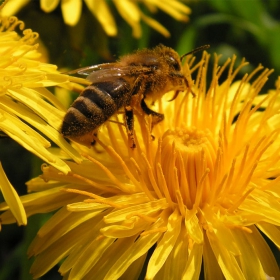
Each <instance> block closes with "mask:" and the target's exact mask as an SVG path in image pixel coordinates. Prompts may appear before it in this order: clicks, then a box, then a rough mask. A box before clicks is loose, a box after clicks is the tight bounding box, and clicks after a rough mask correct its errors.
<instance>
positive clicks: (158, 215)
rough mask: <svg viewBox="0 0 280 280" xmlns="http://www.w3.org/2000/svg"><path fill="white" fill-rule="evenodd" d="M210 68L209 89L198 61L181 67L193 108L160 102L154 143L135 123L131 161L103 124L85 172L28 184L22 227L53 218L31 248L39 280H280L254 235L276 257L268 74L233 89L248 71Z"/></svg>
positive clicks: (277, 104)
mask: <svg viewBox="0 0 280 280" xmlns="http://www.w3.org/2000/svg"><path fill="white" fill-rule="evenodd" d="M218 60H219V57H217V56H216V57H215V65H214V69H213V70H212V73H213V77H212V80H211V82H210V85H209V87H207V85H206V76H207V68H208V61H209V55H208V54H207V53H206V52H205V53H204V55H203V58H202V60H201V61H200V62H198V63H197V64H196V65H194V64H193V60H191V61H190V60H189V61H188V63H187V64H185V70H186V75H190V74H191V73H192V76H193V77H194V75H195V73H196V77H195V81H194V85H193V87H192V90H193V91H194V92H195V93H196V95H197V96H196V98H193V97H192V96H191V95H186V94H180V95H179V96H178V98H177V99H176V100H175V101H173V102H171V103H169V102H167V100H168V98H170V96H169V97H168V96H166V98H165V99H164V100H161V102H160V103H159V104H158V108H157V109H159V110H161V111H162V112H164V113H165V116H166V119H165V120H164V121H163V122H162V123H160V124H158V125H157V126H155V127H154V129H153V131H152V134H153V137H151V130H150V127H151V119H150V118H149V117H147V116H145V115H142V114H141V111H139V112H136V114H137V121H136V124H135V125H136V128H135V130H136V131H135V135H136V144H137V148H136V149H134V150H131V149H130V148H129V146H128V145H127V142H128V139H127V135H126V133H125V129H124V128H123V126H122V125H121V124H120V123H119V122H115V123H110V122H108V123H107V124H106V125H104V126H103V127H102V128H101V131H100V133H99V135H100V139H98V140H97V141H98V143H99V145H98V146H97V147H96V149H91V150H90V149H87V148H85V147H81V146H79V145H76V148H77V150H79V151H80V153H82V154H83V155H84V158H85V159H86V160H84V161H83V162H82V163H81V164H76V163H74V162H72V161H65V163H66V164H67V165H68V167H69V169H71V172H70V173H68V174H63V173H61V172H60V171H59V170H57V169H56V168H55V167H53V166H48V165H45V166H43V168H42V170H43V175H42V176H40V177H38V178H34V179H33V180H31V181H30V182H28V190H29V191H30V192H32V193H31V194H28V195H26V196H22V197H21V200H22V203H23V205H24V207H25V210H26V213H27V215H32V214H35V213H42V212H49V211H53V210H56V209H59V210H58V211H57V212H56V213H55V214H54V215H53V217H52V218H50V219H49V221H48V222H47V223H46V224H45V225H44V226H43V227H42V228H41V229H40V231H39V232H38V235H37V237H36V238H35V240H34V241H33V243H32V245H31V246H30V248H29V256H35V257H36V258H35V261H34V263H33V266H32V268H31V272H32V274H33V275H34V277H35V278H38V277H40V276H42V275H43V274H45V273H46V272H47V271H48V270H50V269H51V268H52V267H53V266H55V265H56V264H58V263H61V266H60V269H59V272H60V273H61V275H63V276H64V277H65V279H92V278H96V279H110V280H111V279H138V277H139V275H140V272H141V271H142V269H143V267H144V266H145V263H146V264H147V268H146V278H145V279H168V280H169V279H199V275H200V273H201V270H202V269H203V270H204V277H205V279H209V278H215V279H218V280H219V279H248V280H251V279H266V277H268V275H269V276H271V277H274V278H275V279H280V273H279V268H278V265H277V262H276V260H275V257H274V255H273V253H272V252H271V250H270V248H269V246H268V244H267V243H266V241H265V239H264V238H263V236H262V235H261V232H262V233H263V234H264V235H266V236H267V237H268V238H269V239H270V240H271V241H272V242H273V243H274V244H275V245H276V246H277V247H278V248H279V247H280V231H279V225H280V207H279V198H280V160H279V153H280V135H279V132H280V121H279V116H278V115H279V110H280V98H279V93H280V92H279V91H280V80H279V81H278V82H277V88H276V90H273V91H270V92H269V93H267V94H262V95H258V94H259V93H260V91H261V88H262V86H263V84H264V83H265V82H266V80H267V78H268V76H269V75H270V73H271V71H269V70H267V69H264V70H263V69H262V67H261V66H259V67H258V68H257V69H256V70H255V71H253V72H252V73H251V74H248V75H245V76H244V77H243V79H242V80H241V81H237V82H234V79H235V77H236V75H237V73H238V72H239V70H240V69H241V68H242V67H243V66H244V65H246V63H245V62H244V61H242V62H241V64H240V65H239V66H238V67H237V68H236V70H234V64H235V57H233V58H232V60H230V59H229V60H227V62H226V63H225V64H224V65H222V66H218ZM189 67H190V68H191V70H189ZM226 69H228V73H227V77H226V79H225V80H224V81H221V76H224V75H225V72H226ZM195 71H196V72H195ZM259 71H261V73H260V74H259V75H258V76H257V75H256V74H257V72H259ZM256 76H257V77H256ZM254 77H256V78H254ZM171 96H172V95H171ZM116 118H117V119H116V120H118V117H117V116H116ZM0 210H2V211H3V210H7V207H6V205H5V204H1V205H0ZM1 220H2V222H3V224H6V223H12V222H14V221H15V219H14V217H13V216H12V214H11V212H10V210H7V211H6V212H4V213H3V214H2V215H1ZM202 261H203V262H202Z"/></svg>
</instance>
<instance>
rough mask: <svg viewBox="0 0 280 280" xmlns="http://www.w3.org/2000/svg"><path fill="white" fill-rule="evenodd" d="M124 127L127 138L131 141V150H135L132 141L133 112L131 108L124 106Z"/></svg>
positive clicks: (133, 141)
mask: <svg viewBox="0 0 280 280" xmlns="http://www.w3.org/2000/svg"><path fill="white" fill-rule="evenodd" d="M124 110H125V126H126V130H127V134H128V137H129V138H130V141H131V149H134V148H136V144H135V140H134V116H133V110H132V107H131V106H125V107H124Z"/></svg>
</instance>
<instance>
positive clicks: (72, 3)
mask: <svg viewBox="0 0 280 280" xmlns="http://www.w3.org/2000/svg"><path fill="white" fill-rule="evenodd" d="M29 1H30V0H16V1H15V0H10V1H9V2H7V3H6V5H5V6H4V7H3V9H2V11H1V12H2V15H3V16H11V15H14V14H15V13H16V12H18V11H19V10H20V9H21V8H22V7H23V6H25V5H26V4H27V3H28V2H29ZM84 1H85V3H86V5H87V7H88V9H89V10H90V11H91V13H92V14H93V15H94V16H95V17H96V18H97V20H98V21H99V22H100V24H101V25H102V27H103V28H104V30H105V32H106V34H107V35H109V36H116V35H117V24H116V22H115V20H114V17H113V15H112V13H111V10H110V7H109V6H108V4H107V1H105V0H98V1H92V0H84ZM113 3H114V5H115V6H116V8H117V10H118V12H119V13H120V15H121V16H122V17H123V19H124V20H125V21H126V22H127V23H128V24H129V25H130V26H131V28H132V30H133V32H132V33H133V36H134V37H136V38H139V37H141V33H142V30H141V21H144V22H146V23H147V24H148V25H149V26H151V27H152V28H154V29H155V30H157V31H158V32H160V33H161V34H163V35H164V36H166V37H168V36H170V34H169V32H168V30H167V29H166V28H165V27H164V26H163V25H161V24H160V23H159V22H157V21H156V20H154V19H153V18H151V17H149V16H147V15H146V14H145V13H144V12H142V11H141V9H140V7H139V4H143V5H144V6H146V8H147V9H148V10H149V11H150V12H152V13H155V12H156V11H157V10H158V9H160V10H162V11H163V12H165V13H167V14H169V15H170V16H171V17H173V18H174V19H176V20H179V21H188V15H189V14H190V12H191V10H190V8H189V7H187V6H185V5H184V4H183V3H181V2H180V1H178V0H172V1H169V0H145V1H142V0H136V1H135V0H122V1H119V0H115V1H113ZM59 4H61V11H62V15H63V19H64V22H65V23H66V24H68V25H70V26H74V25H76V24H77V23H78V21H79V19H80V17H81V15H82V0H61V1H60V0H40V7H41V9H42V10H43V11H44V12H46V13H50V12H52V11H53V10H55V9H56V8H57V6H58V5H59Z"/></svg>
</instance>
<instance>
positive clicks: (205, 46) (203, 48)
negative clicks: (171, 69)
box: [180, 45, 210, 62]
mask: <svg viewBox="0 0 280 280" xmlns="http://www.w3.org/2000/svg"><path fill="white" fill-rule="evenodd" d="M209 48H210V45H204V46H200V47H198V48H195V49H194V50H192V51H190V52H188V53H185V54H183V55H182V56H181V57H180V61H181V62H182V60H183V58H184V57H185V56H187V55H189V54H193V53H196V52H200V51H203V50H206V49H209Z"/></svg>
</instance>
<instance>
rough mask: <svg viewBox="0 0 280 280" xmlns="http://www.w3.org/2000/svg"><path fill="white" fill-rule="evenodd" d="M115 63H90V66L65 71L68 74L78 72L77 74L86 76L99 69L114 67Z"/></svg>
mask: <svg viewBox="0 0 280 280" xmlns="http://www.w3.org/2000/svg"><path fill="white" fill-rule="evenodd" d="M114 65H115V63H103V64H97V65H92V66H86V67H82V68H78V69H75V70H72V71H69V72H66V74H68V75H74V74H79V75H85V76H88V75H90V74H91V73H92V72H94V71H99V70H101V69H110V68H112V67H114Z"/></svg>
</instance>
